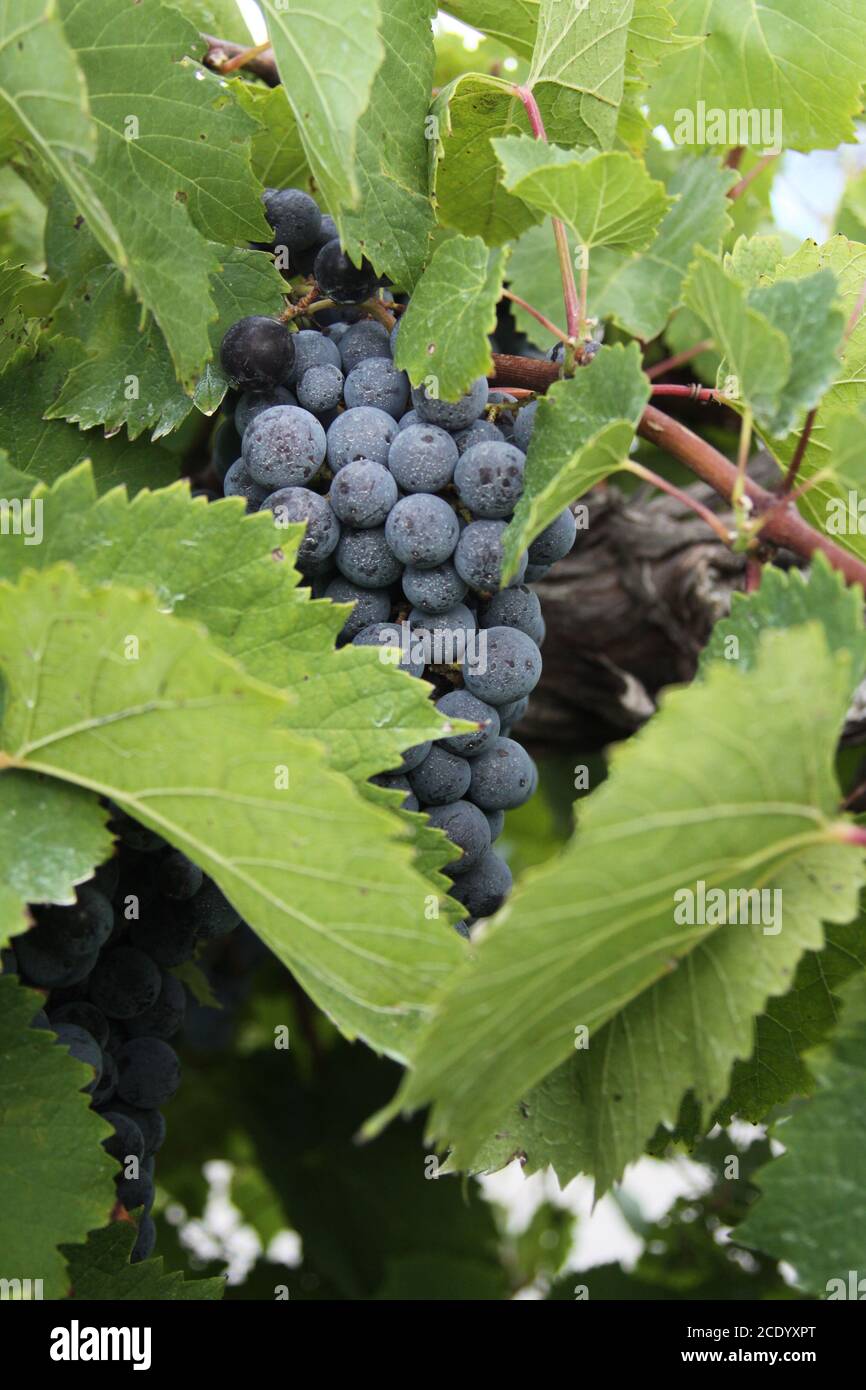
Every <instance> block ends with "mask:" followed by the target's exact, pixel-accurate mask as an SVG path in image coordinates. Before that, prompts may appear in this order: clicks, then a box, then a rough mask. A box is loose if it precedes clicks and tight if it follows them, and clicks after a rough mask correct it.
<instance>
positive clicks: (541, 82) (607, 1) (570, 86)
mask: <svg viewBox="0 0 866 1390" xmlns="http://www.w3.org/2000/svg"><path fill="white" fill-rule="evenodd" d="M633 8H634V0H593V2H592V4H585V5H568V4H566V5H564V4H562V0H541V4H540V6H539V14H538V32H537V36H536V40H535V48H534V50H533V54H532V69H531V71H530V74H529V85H530V86H531V87H532V88H533V90H534V93H535V96H536V98H537V100H538V102H539V104H540V105H541V107H542V109H543V110H544V113H545V125H546V129H547V134H548V137H549V138H550V139H551V140H558V141H560V142H561V143H563V144H569V145H594V146H595V147H596V148H597V149H602V150H604V149H609V148H610V146H611V145H612V144H613V140H614V135H615V134H616V124H617V117H618V114H619V106H620V102H621V101H622V95H623V86H624V80H625V64H626V43H627V40H628V33H629V24H630V22H631V18H632V11H633Z"/></svg>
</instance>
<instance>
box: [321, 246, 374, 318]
mask: <svg viewBox="0 0 866 1390" xmlns="http://www.w3.org/2000/svg"><path fill="white" fill-rule="evenodd" d="M313 274H314V276H315V277H316V284H317V285H318V287H319V289H320V290H321V291H322V294H323V295H324V296H325V297H326V298H327V299H333V301H334V303H335V304H361V303H362V302H363V301H364V300H365V299H369V298H370V295H371V294H372V293H373V291H374V290H375V289H376V286H377V284H378V282H379V281H378V276H377V275H376V272H375V270H374V269H373V267H372V266H371V265H370V262H369V261H367V260H362V261H361V265H360V266H355V265H353V264H352V262H351V261H350V260H349V257H348V256H347V255H346V253H345V251H344V250H343V249H342V247H341V246H340V242H339V239H338V238H337V237H335V238H334V240H333V241H329V242H326V244H325V245H324V246H323V247H322V249H321V250H320V251H319V254H318V255H317V256H316V261H315V264H314V266H313Z"/></svg>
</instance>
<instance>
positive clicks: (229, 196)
mask: <svg viewBox="0 0 866 1390" xmlns="http://www.w3.org/2000/svg"><path fill="white" fill-rule="evenodd" d="M59 6H60V13H61V16H62V19H63V25H64V30H65V33H66V35H67V38H68V39H69V42H70V43H71V44H72V47H73V49H74V50H75V53H76V55H77V57H78V59H79V62H80V64H81V67H82V70H83V72H84V75H85V78H86V80H87V87H88V94H89V99H90V106H91V110H92V112H93V116H94V120H95V123H96V126H97V129H98V143H97V150H96V156H95V158H94V160H93V161H92V163H90V164H89V165H87V167H86V168H84V167H83V166H82V165H80V164H77V163H74V162H72V163H71V164H70V165H69V172H68V174H67V175H66V176H65V177H64V179H63V181H64V183H65V184H66V186H67V188H68V189H69V192H70V193H71V195H72V197H73V199H74V201H75V202H76V204H77V206H78V208H79V210H80V211H81V212H82V213H83V214H84V216H85V217H86V219H87V222H88V226H89V228H90V231H91V232H92V233H93V235H94V236H95V237H96V238H97V240H99V241H100V242H101V244H102V246H103V247H104V248H105V250H106V251H107V253H108V254H109V256H110V257H111V259H112V260H113V261H114V262H115V263H116V264H117V265H118V266H119V267H120V269H121V270H122V272H123V273H124V276H125V277H126V279H127V282H128V283H129V284H130V285H131V286H132V288H133V289H134V291H135V293H136V295H137V297H138V299H139V300H140V301H141V303H142V304H143V306H144V307H145V309H146V310H147V311H148V312H149V313H151V314H152V315H153V317H154V318H155V319H156V321H157V323H158V324H159V326H160V328H161V330H162V332H163V334H164V336H165V339H166V341H167V343H168V345H169V350H170V352H171V356H172V360H173V362H174V364H175V368H176V371H177V375H178V378H179V380H180V381H181V383H182V385H183V386H184V387H185V388H186V389H187V390H189V389H191V387H192V385H193V382H194V378H195V377H196V376H197V375H198V373H199V372H200V371H201V368H202V367H203V366H204V364H205V362H206V361H207V360H208V358H209V357H210V355H211V344H210V340H209V337H208V325H209V323H210V321H211V320H212V319H213V317H214V315H215V307H214V302H213V297H212V294H211V289H210V280H211V277H212V276H214V275H216V274H218V273H219V269H220V257H219V255H218V254H217V252H216V250H215V249H214V247H213V245H212V244H211V243H213V242H219V243H222V242H228V243H229V244H231V243H234V242H246V241H248V240H260V241H261V240H265V239H266V238H267V235H268V227H267V223H266V221H265V218H264V213H263V210H262V206H261V202H260V199H259V193H258V189H257V187H256V184H255V181H254V179H253V176H252V172H251V170H250V165H249V137H250V135H251V134H252V132H253V130H254V128H255V127H254V124H253V122H252V121H251V120H250V118H249V117H248V116H246V115H244V113H243V112H242V111H240V110H239V109H238V108H237V107H236V106H235V105H234V104H233V103H232V102H230V101H226V96H225V88H224V86H223V84H222V83H221V81H220V79H219V78H217V77H215V76H214V75H213V74H212V73H208V72H206V71H204V70H203V69H200V68H197V67H196V65H195V64H194V63H193V62H192V61H191V60H190V59H189V58H188V57H186V56H185V55H186V54H188V53H194V52H197V51H200V49H201V47H202V41H201V39H200V37H199V35H198V32H197V30H196V29H195V27H194V26H193V25H191V24H190V23H189V22H188V21H187V20H186V19H184V18H183V16H182V15H181V14H180V13H179V12H178V11H177V10H174V9H172V8H171V7H169V6H167V5H162V4H159V3H158V2H157V0H140V3H138V4H136V5H127V6H123V7H122V8H118V7H117V6H116V5H113V4H111V3H110V0H59ZM131 50H134V51H136V52H138V53H140V54H141V55H142V57H141V61H140V62H138V63H134V64H130V62H129V59H128V54H129V52H130V51H131ZM82 190H83V191H82ZM94 202H95V203H96V204H98V211H97V212H94V208H93V204H94ZM143 206H144V207H146V209H147V215H146V216H145V215H143V211H142V209H143Z"/></svg>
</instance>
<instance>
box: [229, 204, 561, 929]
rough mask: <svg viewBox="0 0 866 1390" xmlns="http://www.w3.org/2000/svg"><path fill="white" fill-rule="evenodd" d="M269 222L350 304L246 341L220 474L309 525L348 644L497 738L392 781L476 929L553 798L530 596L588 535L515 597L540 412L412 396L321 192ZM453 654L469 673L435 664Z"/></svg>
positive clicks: (551, 558) (425, 388)
mask: <svg viewBox="0 0 866 1390" xmlns="http://www.w3.org/2000/svg"><path fill="white" fill-rule="evenodd" d="M265 208H266V213H267V216H268V220H269V221H270V223H271V226H272V227H273V229H274V245H273V247H272V248H271V249H276V250H277V251H280V252H282V253H283V254H284V255H286V254H287V256H288V268H287V272H286V273H287V274H288V276H289V277H290V278H291V277H293V276H297V275H299V274H300V275H312V277H313V280H314V282H315V288H314V290H313V291H312V292H311V293H312V296H313V300H314V301H315V302H316V303H318V304H320V303H321V300H322V299H326V300H330V301H331V303H330V304H327V305H326V306H325V307H324V308H316V309H314V312H313V313H312V314H311V315H310V316H309V319H308V321H311V322H314V323H315V325H316V326H315V327H307V328H302V329H300V330H299V331H291V330H290V328H289V327H288V326H287V325H286V324H283V323H280V322H278V321H276V320H274V319H269V318H258V317H253V318H246V319H242V320H240V321H239V322H238V323H236V324H234V325H233V326H232V327H231V328H230V329H229V331H228V333H227V334H226V336H225V338H224V340H223V343H222V349H221V361H222V366H223V368H224V370H225V372H226V373H227V375H228V376H229V378H230V379H231V380H232V382H233V383H234V385H235V388H236V392H235V394H234V396H233V397H232V399H231V402H230V411H231V413H230V414H229V415H228V416H227V418H226V419H225V420H224V422H223V423H222V425H221V426H220V428H219V430H218V432H217V435H216V440H215V449H214V466H215V469H216V471H217V475H218V477H219V479H220V482H221V484H222V488H223V493H224V495H225V496H227V497H242V498H243V499H244V500H245V502H246V506H247V509H248V511H259V510H261V511H265V510H270V511H271V512H273V514H274V520H275V524H277V525H280V526H284V525H287V524H288V523H291V522H303V523H305V524H306V531H305V534H304V538H303V540H302V542H301V546H300V550H299V552H298V560H297V563H298V567H299V569H300V570H301V572H302V573H303V574H304V576H305V577H306V578H307V579H308V580H309V582H310V584H311V586H312V590H313V593H314V595H315V596H316V597H327V598H329V599H331V600H333V601H334V602H339V603H348V602H351V603H353V604H354V608H353V610H352V612H351V614H350V615H349V617H348V618H347V620H346V623H345V625H344V627H343V629H342V633H341V637H340V641H341V642H342V643H345V642H353V643H355V644H356V645H365V646H367V645H372V646H381V647H388V648H393V647H394V646H395V645H397V644H398V642H400V641H402V651H401V657H400V663H399V664H400V665H401V666H402V668H403V669H404V670H406V671H408V672H409V674H410V675H412V676H415V677H419V678H420V677H423V678H424V679H425V680H427V681H428V682H429V683H430V685H431V686H432V687H433V691H432V698H433V699H434V700H435V702H436V705H437V708H438V709H439V710H440V711H441V713H443V714H444V715H446V716H447V717H449V718H452V719H467V720H471V721H473V722H475V723H477V724H478V725H479V728H478V731H477V732H476V733H473V734H463V735H455V736H452V737H444V738H441V739H439V740H437V741H436V742H433V743H424V744H421V745H419V746H417V747H414V748H410V749H408V750H407V751H406V753H405V754H404V756H403V759H402V762H401V764H400V766H399V767H395V768H393V769H392V770H391V771H389V772H388V773H386V774H383V775H381V776H379V777H376V778H375V779H374V780H375V781H376V782H377V783H379V785H381V786H383V787H388V788H392V789H394V790H395V791H399V792H401V793H402V805H403V806H404V807H405V808H406V809H408V810H412V811H418V810H421V811H426V812H428V813H429V816H430V820H431V822H432V823H433V824H434V825H436V826H438V827H440V828H441V829H442V830H444V831H445V833H446V834H447V835H448V836H449V838H450V839H451V840H452V841H453V843H454V845H455V847H456V849H457V850H458V851H459V853H458V854H457V855H455V858H454V860H453V861H452V862H451V863H450V864H449V865H448V868H447V872H448V874H449V875H450V877H451V878H452V882H453V890H452V895H453V896H454V897H455V898H456V899H458V900H459V901H460V902H461V903H462V905H463V907H464V908H465V910H466V917H465V919H464V922H463V923H462V924H461V929H462V930H464V931H466V930H467V929H468V926H470V925H471V923H472V921H473V920H475V919H476V918H478V917H482V916H486V915H488V914H489V913H491V912H494V911H495V910H496V908H497V907H499V905H500V903H501V902H502V900H503V898H504V896H505V894H506V893H507V891H508V889H509V887H510V883H511V875H510V872H509V870H508V866H507V864H506V863H505V861H504V860H503V859H502V858H501V857H500V856H499V855H498V854H497V853H496V851H495V850H494V849H493V848H492V845H493V842H494V841H495V840H496V838H497V836H498V835H499V834H500V832H501V830H502V826H503V822H504V816H505V812H506V811H508V810H511V809H513V808H516V807H518V806H521V805H522V804H523V803H524V802H525V801H526V800H528V798H529V797H530V796H531V795H532V793H533V792H534V790H535V787H536V783H537V772H536V769H535V766H534V764H533V762H532V759H531V758H530V756H529V754H528V753H527V752H526V750H525V749H524V748H522V747H521V745H520V744H519V743H518V742H517V741H516V740H514V739H513V738H512V737H511V733H512V730H513V729H514V727H515V726H516V725H517V724H518V723H519V721H520V719H521V718H522V716H523V714H524V712H525V710H526V706H527V702H528V698H529V695H530V693H531V691H532V690H533V689H534V687H535V685H536V684H537V682H538V680H539V677H540V675H541V654H540V650H539V648H540V647H541V645H542V643H543V641H544V620H543V618H542V615H541V607H540V604H539V600H538V596H537V595H536V594H535V593H534V592H533V590H532V589H531V588H529V587H528V584H529V583H531V582H533V581H535V580H538V579H540V578H542V576H543V575H544V574H546V573H547V571H548V569H549V568H550V566H551V565H552V564H553V563H554V562H555V561H556V560H559V559H561V558H562V557H563V556H564V555H566V554H567V553H568V551H569V550H570V549H571V546H572V544H573V542H574V536H575V523H574V518H573V516H572V514H571V512H570V511H569V510H568V509H566V510H565V511H563V512H562V513H561V514H560V516H559V517H558V518H557V519H556V520H555V521H554V522H553V523H552V524H551V525H550V526H549V527H548V528H547V529H546V530H545V531H544V532H542V534H541V535H540V536H538V537H537V539H536V540H535V541H534V542H533V543H532V545H531V546H530V548H529V551H528V553H525V554H524V555H523V557H522V559H521V564H520V566H519V569H518V572H517V575H516V576H515V578H514V580H513V581H512V582H511V584H510V585H509V586H508V587H506V588H504V589H503V588H502V584H501V570H502V537H503V533H504V531H505V529H506V526H507V524H508V521H509V520H510V518H511V517H512V515H513V512H514V508H515V506H516V505H517V502H518V501H519V499H520V496H521V493H522V490H523V470H524V464H525V459H526V451H527V449H528V446H529V441H530V437H531V434H532V428H533V424H534V417H535V411H536V405H537V403H536V402H535V401H533V402H531V403H530V404H527V405H523V406H522V407H521V406H520V405H519V403H518V401H517V400H516V399H515V397H514V396H512V395H510V394H509V393H508V392H502V391H491V390H489V389H488V384H487V381H486V380H485V379H484V378H483V377H479V378H478V379H477V380H476V381H474V382H473V383H472V385H471V387H470V389H469V390H468V391H467V392H466V394H465V395H464V396H463V397H462V398H461V399H460V400H457V401H445V400H442V399H439V398H438V397H437V395H436V393H435V390H434V389H432V388H433V387H435V383H433V382H430V383H425V384H422V385H421V386H419V387H415V388H412V387H411V386H410V383H409V380H408V377H407V376H406V374H405V373H404V372H402V371H400V370H398V369H397V367H396V366H395V364H394V360H393V357H394V348H395V343H396V340H397V336H398V334H399V331H400V319H399V317H398V315H399V314H400V312H401V310H402V309H403V308H404V307H405V306H404V305H402V304H399V303H397V302H396V301H395V299H394V297H393V296H392V295H391V294H390V292H389V291H388V290H387V289H385V290H383V289H382V288H381V287H380V284H379V281H378V280H377V278H376V276H375V274H374V273H373V271H372V268H371V267H370V266H369V265H368V264H367V263H366V262H364V263H363V264H362V265H361V266H360V267H355V266H353V265H352V263H351V262H350V261H349V260H348V258H347V257H346V255H345V253H344V252H342V251H341V249H340V243H339V239H338V238H337V236H336V228H335V227H334V224H333V222H332V221H331V219H330V218H329V217H327V216H325V217H323V216H322V215H321V213H320V211H319V208H318V207H317V205H316V203H315V202H314V200H313V199H312V198H310V197H309V196H308V195H307V194H306V193H304V192H302V191H301V190H299V189H282V190H273V189H269V190H268V191H267V192H266V194H265ZM373 295H377V296H378V304H379V305H381V306H383V307H385V309H386V311H387V312H388V313H390V314H391V315H392V316H393V317H394V319H395V323H394V327H393V328H391V329H390V330H389V328H388V327H386V326H385V324H384V323H383V322H382V321H381V319H382V317H383V315H382V314H381V312H380V313H379V315H378V316H377V315H376V314H375V312H374V310H373V309H365V308H363V307H359V306H361V305H362V304H363V302H364V301H369V299H370V297H371V296H373ZM317 296H318V298H317ZM524 581H525V582H524ZM404 625H405V626H404ZM425 634H426V636H427V638H428V639H429V642H428V646H427V647H426V648H420V647H419V644H418V643H417V642H416V640H415V639H418V638H423V637H424V635H425ZM437 637H438V638H439V639H440V643H439V645H438V646H437V645H436V642H435V639H436V638H437ZM446 638H447V639H449V641H450V647H449V646H448V645H447V644H446V645H445V646H444V647H443V645H442V640H443V639H446ZM406 639H407V640H406ZM419 650H420V651H421V655H420V656H419V655H418V654H417V653H418V651H419ZM443 650H444V651H445V652H446V653H448V654H449V656H450V658H451V659H448V660H442V661H439V660H436V659H435V657H436V655H437V653H441V652H442V651H443ZM428 656H432V657H433V659H429V660H428V659H425V657H428Z"/></svg>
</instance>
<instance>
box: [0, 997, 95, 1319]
mask: <svg viewBox="0 0 866 1390" xmlns="http://www.w3.org/2000/svg"><path fill="white" fill-rule="evenodd" d="M43 1003H44V999H43V996H42V995H41V994H38V993H36V991H35V990H31V989H24V988H22V986H21V985H19V983H18V980H17V978H16V977H15V976H14V975H0V1059H2V1063H3V1065H2V1066H0V1199H2V1200H0V1279H21V1280H24V1279H31V1280H35V1279H41V1280H42V1294H41V1296H42V1297H44V1298H63V1297H64V1296H65V1294H66V1292H67V1290H68V1287H69V1280H68V1277H67V1275H66V1266H65V1262H64V1259H63V1256H62V1255H61V1254H60V1253H59V1251H58V1249H57V1246H58V1245H59V1244H60V1242H62V1241H78V1240H84V1238H85V1236H86V1235H87V1232H88V1231H89V1230H91V1229H92V1227H94V1226H101V1225H102V1223H103V1222H104V1221H106V1220H107V1219H108V1217H109V1214H110V1212H111V1209H112V1207H113V1206H114V1202H115V1192H114V1182H113V1178H114V1174H115V1173H116V1171H117V1164H116V1163H115V1162H114V1160H113V1159H112V1158H109V1156H108V1154H107V1153H106V1152H105V1150H104V1149H103V1148H102V1147H101V1140H102V1139H103V1138H106V1137H107V1136H108V1135H109V1134H110V1133H111V1131H110V1128H109V1126H108V1125H107V1124H106V1122H105V1120H103V1119H102V1118H101V1116H99V1115H97V1113H96V1111H95V1110H91V1109H90V1097H89V1096H87V1095H85V1093H84V1092H83V1091H81V1090H79V1087H81V1086H86V1085H87V1083H88V1082H89V1081H91V1080H92V1079H93V1068H92V1067H88V1066H85V1064H84V1063H83V1062H78V1061H76V1059H75V1058H74V1057H71V1056H70V1055H69V1052H68V1051H67V1049H66V1048H65V1047H61V1046H59V1045H58V1044H57V1040H56V1038H55V1036H54V1034H53V1033H51V1032H49V1031H48V1029H46V1028H31V1027H30V1026H29V1025H30V1021H31V1019H32V1018H34V1016H35V1015H36V1014H37V1013H38V1011H39V1010H40V1009H41V1008H42V1006H43Z"/></svg>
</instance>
